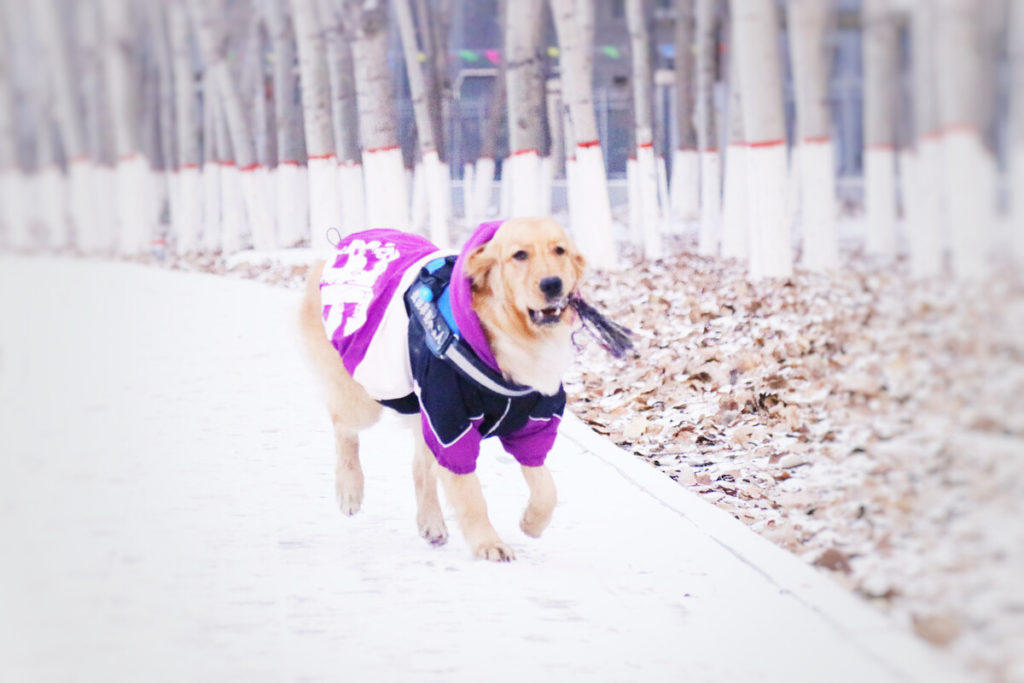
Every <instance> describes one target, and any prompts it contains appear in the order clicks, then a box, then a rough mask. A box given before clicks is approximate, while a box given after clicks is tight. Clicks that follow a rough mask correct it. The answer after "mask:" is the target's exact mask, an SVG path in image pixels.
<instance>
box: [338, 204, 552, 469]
mask: <svg viewBox="0 0 1024 683" xmlns="http://www.w3.org/2000/svg"><path fill="white" fill-rule="evenodd" d="M500 226H501V222H500V221H495V222H490V223H484V224H482V225H480V227H479V228H477V230H476V232H474V234H473V235H472V236H471V237H470V239H469V241H467V242H466V244H465V246H464V247H463V248H462V251H461V253H460V254H459V256H458V258H457V259H456V261H455V265H454V267H453V269H452V273H451V282H450V285H449V292H448V293H449V298H450V301H451V312H452V317H453V319H454V322H455V325H456V327H457V328H458V330H457V334H458V335H459V337H460V338H461V339H462V340H463V341H465V343H466V344H468V345H469V346H470V348H471V349H472V352H473V353H475V355H476V356H477V357H478V358H479V359H480V360H481V361H483V362H484V363H485V364H486V365H487V366H489V367H490V368H492V369H493V370H495V371H496V372H497V371H498V364H497V361H496V360H495V359H494V354H493V352H492V351H491V349H490V346H489V344H488V343H487V339H486V337H485V335H484V332H483V328H482V327H481V326H480V321H479V319H478V318H477V316H476V313H474V312H473V308H472V292H471V289H470V281H469V279H468V278H466V277H465V276H464V275H463V272H464V271H463V262H464V260H465V258H466V256H467V255H468V254H469V253H470V252H471V251H472V250H473V249H475V248H476V247H477V246H479V245H481V244H484V243H486V242H488V241H489V240H490V239H491V238H492V237H493V236H494V233H495V232H496V231H497V229H498V228H499V227H500ZM443 256H445V254H444V253H442V252H441V251H440V250H439V249H438V248H437V247H436V246H434V245H433V244H431V243H430V242H429V241H427V240H426V239H424V238H423V237H420V236H418V235H413V234H409V233H405V232H401V231H398V230H368V231H365V232H360V233H355V234H352V235H349V236H348V237H345V238H344V239H343V240H342V241H341V242H340V243H339V244H338V253H337V256H336V257H335V259H334V262H333V264H331V265H330V266H329V267H325V268H324V272H323V275H322V277H321V282H320V293H321V303H322V305H323V321H324V328H325V330H326V333H327V338H328V339H329V340H330V341H331V344H332V345H333V346H334V348H335V349H337V351H338V353H339V354H340V355H341V359H342V363H343V365H344V366H345V369H346V370H347V371H348V372H349V374H350V375H352V378H353V379H355V380H356V382H358V383H359V384H360V385H362V386H363V388H365V389H366V391H367V393H368V394H369V395H370V396H371V397H372V398H374V399H376V400H378V401H380V402H382V403H384V404H385V405H388V406H390V407H394V408H396V409H398V410H400V411H402V412H416V411H417V410H418V412H419V413H420V418H421V423H422V427H423V435H424V438H425V440H426V443H427V445H428V446H429V448H430V450H431V451H432V452H433V453H434V456H435V457H436V458H437V461H438V462H439V463H440V464H441V465H442V466H443V467H445V468H447V469H449V470H451V471H452V472H455V473H456V474H465V473H468V472H472V471H474V470H475V469H476V460H477V456H478V455H479V450H480V442H481V440H482V439H484V438H486V437H489V436H497V437H498V438H499V439H500V440H501V442H502V446H503V447H504V448H505V450H506V451H508V452H509V453H510V454H511V455H512V456H513V457H515V458H516V460H517V461H518V462H519V463H520V464H522V465H528V466H538V465H542V464H543V463H544V460H545V458H546V457H547V454H548V452H549V451H550V450H551V447H552V445H553V444H554V440H555V436H556V434H557V432H558V425H559V423H560V421H561V416H562V412H563V409H564V406H565V392H564V391H563V390H561V389H560V390H559V392H558V393H557V394H556V395H555V396H544V395H543V394H540V393H539V392H536V391H530V392H527V393H525V395H522V396H516V397H507V396H504V395H499V394H497V393H495V392H493V391H490V390H488V389H487V388H485V387H483V386H480V385H479V384H477V383H475V382H473V381H472V380H470V379H468V378H467V377H465V376H464V375H463V374H461V373H459V372H458V371H457V370H456V368H454V367H453V366H452V364H451V363H450V362H448V361H447V360H446V359H444V358H438V357H436V356H433V355H432V354H431V353H430V352H429V350H427V349H426V348H425V347H424V346H423V345H422V335H419V336H417V335H415V334H411V332H410V321H409V315H408V312H407V311H406V308H405V302H404V300H403V295H404V293H405V292H406V290H407V289H409V288H410V287H411V286H413V285H414V284H415V283H416V282H417V278H418V276H419V274H420V271H421V269H422V268H423V266H424V265H425V264H427V263H429V262H431V261H433V260H435V259H437V258H438V257H443ZM410 336H412V338H413V344H415V345H416V346H417V348H410ZM510 386H514V385H510ZM520 388H521V387H520ZM413 397H414V398H415V400H414V401H413V400H412V399H413ZM410 403H411V404H412V405H413V406H415V407H414V408H412V410H411V411H407V410H404V409H403V408H401V407H399V406H401V405H408V404H410Z"/></svg>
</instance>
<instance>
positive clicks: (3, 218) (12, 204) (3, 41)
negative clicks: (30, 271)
mask: <svg viewBox="0 0 1024 683" xmlns="http://www.w3.org/2000/svg"><path fill="white" fill-rule="evenodd" d="M6 9H7V8H6V7H0V205H2V206H3V207H4V208H3V210H2V211H0V245H2V246H3V247H6V248H10V249H14V248H20V247H21V246H22V245H23V244H24V242H25V238H26V231H25V229H24V226H23V221H22V218H21V216H22V210H23V209H22V205H21V197H20V194H21V193H20V189H21V182H22V173H21V170H20V169H19V168H18V159H17V154H16V152H15V140H17V133H16V129H15V126H14V117H13V115H12V106H13V104H14V99H13V96H12V93H11V91H12V86H11V81H12V80H13V75H12V73H11V72H12V71H13V69H12V68H11V64H10V56H9V54H8V49H9V46H10V44H11V43H10V37H9V36H8V35H7V31H9V30H10V29H9V25H10V24H9V22H8V21H7V18H6V16H5V14H6Z"/></svg>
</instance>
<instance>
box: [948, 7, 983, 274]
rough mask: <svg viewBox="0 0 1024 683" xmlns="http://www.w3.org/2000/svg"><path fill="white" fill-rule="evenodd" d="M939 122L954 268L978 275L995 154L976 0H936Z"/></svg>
mask: <svg viewBox="0 0 1024 683" xmlns="http://www.w3.org/2000/svg"><path fill="white" fill-rule="evenodd" d="M936 8H937V11H938V16H937V17H936V18H937V26H936V28H937V31H936V33H937V36H936V37H937V44H938V45H941V46H942V47H941V49H938V50H936V53H935V55H936V58H937V62H936V68H937V72H938V73H939V74H942V77H941V78H938V79H937V83H938V102H939V123H940V125H941V130H942V155H943V161H944V163H943V167H944V173H943V180H944V191H943V194H944V196H945V197H946V211H947V214H948V217H949V227H950V238H951V242H950V247H951V249H950V255H951V265H952V268H953V274H954V275H956V276H957V277H958V278H962V279H968V280H977V279H980V278H982V277H983V276H985V275H986V273H987V271H988V257H989V255H990V250H991V248H992V245H993V232H994V222H995V200H996V182H995V181H996V167H995V159H994V157H993V156H992V154H991V153H990V152H989V150H988V149H987V148H986V146H985V142H984V140H983V139H982V129H983V126H985V125H986V123H987V122H986V121H985V120H984V113H985V111H986V109H985V107H984V105H983V103H982V97H983V96H984V94H985V90H984V88H983V87H982V84H983V82H984V78H985V75H986V73H988V72H989V71H990V70H992V69H994V65H993V64H989V63H986V62H985V61H984V60H983V54H984V51H983V50H982V49H981V39H982V31H981V13H980V12H979V11H978V10H979V8H978V6H977V3H976V0H939V1H938V2H937V3H936Z"/></svg>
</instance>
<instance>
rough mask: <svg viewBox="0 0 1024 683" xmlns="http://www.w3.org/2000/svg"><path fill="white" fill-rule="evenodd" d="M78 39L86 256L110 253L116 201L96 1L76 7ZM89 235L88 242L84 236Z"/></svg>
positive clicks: (108, 108) (103, 57) (114, 226)
mask: <svg viewBox="0 0 1024 683" xmlns="http://www.w3.org/2000/svg"><path fill="white" fill-rule="evenodd" d="M75 10H76V16H75V24H76V29H77V38H78V47H79V49H78V57H77V65H78V76H79V79H80V85H81V91H80V92H81V93H82V104H83V115H84V118H85V125H84V127H83V135H84V140H83V144H84V145H85V151H86V154H87V155H88V157H89V158H90V159H92V161H93V166H92V172H91V173H90V174H89V181H88V183H87V187H88V192H89V202H90V204H91V206H92V213H93V215H94V216H95V224H94V225H95V231H94V233H93V234H92V235H88V233H85V234H83V235H82V236H81V244H80V246H81V247H82V248H83V249H84V250H85V251H86V252H87V253H111V252H112V251H113V250H114V249H115V245H116V237H117V233H116V230H117V213H116V211H117V209H116V207H115V205H116V204H117V202H112V201H110V198H111V197H113V196H115V195H116V192H117V189H116V183H115V171H114V164H113V162H114V151H113V139H112V133H111V130H112V128H113V125H112V124H111V112H110V101H111V98H110V96H109V93H108V87H107V81H106V70H105V57H106V55H105V50H104V48H103V46H102V40H101V37H102V33H103V18H102V13H101V11H100V10H101V8H100V6H99V0H82V1H81V2H79V3H77V4H76V6H75ZM87 236H88V239H86V237H87Z"/></svg>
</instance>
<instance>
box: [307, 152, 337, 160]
mask: <svg viewBox="0 0 1024 683" xmlns="http://www.w3.org/2000/svg"><path fill="white" fill-rule="evenodd" d="M306 158H307V159H309V160H310V161H312V160H313V159H333V158H334V155H333V154H310V155H309V156H308V157H306Z"/></svg>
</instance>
